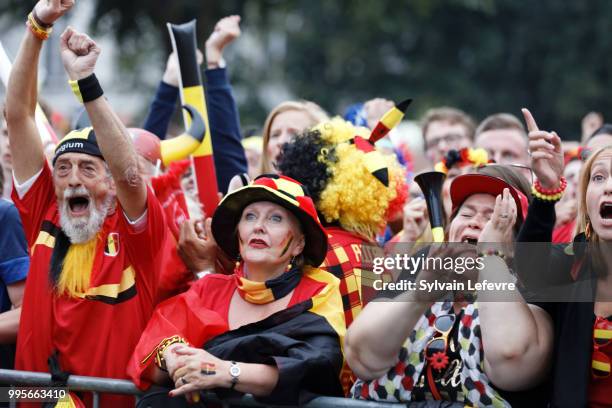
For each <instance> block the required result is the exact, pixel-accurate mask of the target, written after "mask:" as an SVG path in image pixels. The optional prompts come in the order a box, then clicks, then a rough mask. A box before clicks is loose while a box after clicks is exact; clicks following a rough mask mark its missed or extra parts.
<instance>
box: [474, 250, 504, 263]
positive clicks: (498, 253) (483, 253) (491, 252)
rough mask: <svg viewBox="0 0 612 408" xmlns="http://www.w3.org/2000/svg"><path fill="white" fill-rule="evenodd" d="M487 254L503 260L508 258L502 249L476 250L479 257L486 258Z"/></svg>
mask: <svg viewBox="0 0 612 408" xmlns="http://www.w3.org/2000/svg"><path fill="white" fill-rule="evenodd" d="M487 256H497V257H499V258H501V259H502V260H503V261H504V262H505V261H506V259H507V258H508V257H507V256H506V254H504V253H503V252H502V251H499V250H497V249H486V250H484V251H481V252H478V257H479V258H486V257H487Z"/></svg>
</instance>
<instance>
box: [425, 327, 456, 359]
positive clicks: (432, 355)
mask: <svg viewBox="0 0 612 408" xmlns="http://www.w3.org/2000/svg"><path fill="white" fill-rule="evenodd" d="M454 324H455V315H442V316H438V317H437V318H436V320H435V321H434V329H436V331H437V332H438V334H441V336H439V337H434V338H433V339H431V340H429V341H428V342H427V345H426V346H425V357H426V358H427V360H429V361H430V362H431V363H432V366H433V367H434V368H436V369H438V370H441V369H444V368H445V367H446V365H447V364H448V358H446V359H442V358H441V356H442V355H446V350H447V348H448V335H449V334H450V332H451V329H452V328H453V326H454ZM440 353H442V354H440Z"/></svg>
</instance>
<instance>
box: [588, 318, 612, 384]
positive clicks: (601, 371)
mask: <svg viewBox="0 0 612 408" xmlns="http://www.w3.org/2000/svg"><path fill="white" fill-rule="evenodd" d="M610 343H612V322H611V321H609V320H608V319H606V318H603V317H599V316H597V319H595V325H594V326H593V355H592V362H591V373H592V375H593V378H596V379H597V378H608V377H609V376H610V357H608V355H607V354H606V353H604V352H603V351H600V348H603V347H606V346H607V345H609V344H610Z"/></svg>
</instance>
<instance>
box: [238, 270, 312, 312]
mask: <svg viewBox="0 0 612 408" xmlns="http://www.w3.org/2000/svg"><path fill="white" fill-rule="evenodd" d="M234 277H235V279H236V287H237V289H238V293H239V294H240V296H241V297H242V298H243V299H244V300H246V301H247V302H249V303H254V304H257V305H263V304H266V303H270V302H274V301H275V300H278V299H281V298H283V297H285V296H287V295H288V294H289V293H290V292H291V291H292V290H293V289H295V287H296V286H297V285H298V283H300V279H301V277H302V271H301V270H300V268H297V267H293V268H292V269H291V270H289V271H287V272H285V273H283V274H282V275H281V276H279V277H277V278H274V279H270V280H267V281H265V282H255V281H252V280H249V279H247V278H245V277H244V271H243V264H242V263H240V265H238V266H237V267H236V269H234Z"/></svg>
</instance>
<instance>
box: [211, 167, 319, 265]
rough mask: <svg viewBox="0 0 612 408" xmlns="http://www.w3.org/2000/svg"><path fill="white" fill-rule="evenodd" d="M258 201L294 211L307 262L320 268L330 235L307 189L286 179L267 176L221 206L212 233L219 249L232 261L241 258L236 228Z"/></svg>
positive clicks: (213, 223) (227, 196) (215, 216)
mask: <svg viewBox="0 0 612 408" xmlns="http://www.w3.org/2000/svg"><path fill="white" fill-rule="evenodd" d="M259 201H268V202H272V203H275V204H278V205H280V206H281V207H283V208H285V209H287V210H288V211H291V213H292V214H293V215H295V216H296V217H297V219H298V220H299V221H300V224H301V226H302V232H303V234H304V238H305V241H306V242H305V246H304V251H303V252H302V253H303V255H304V260H305V262H306V263H307V264H309V265H312V266H314V267H318V266H319V265H321V264H322V263H323V261H324V260H325V255H326V254H327V233H326V232H325V229H324V228H323V226H322V225H321V222H320V221H319V217H318V216H317V210H316V209H315V205H314V202H313V201H312V199H311V198H310V196H309V195H308V193H307V191H306V188H305V187H304V186H303V185H302V184H300V183H298V182H297V181H295V180H293V179H292V178H289V177H286V176H278V175H269V174H267V175H264V176H260V177H258V178H256V179H255V180H254V181H253V182H252V183H251V184H249V185H248V186H245V187H242V188H239V189H238V190H235V191H233V192H231V193H230V194H228V195H226V196H225V197H224V198H223V200H222V201H221V202H220V203H219V206H218V207H217V209H216V210H215V214H214V215H213V218H212V233H213V236H214V238H215V241H217V245H218V246H219V247H220V248H221V249H222V250H223V252H225V253H226V254H227V255H228V256H229V257H230V258H232V259H235V258H236V257H237V256H238V253H239V249H238V237H237V231H236V227H237V225H238V222H239V221H240V218H241V217H242V211H243V210H244V208H245V207H246V206H248V205H249V204H252V203H256V202H259Z"/></svg>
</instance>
